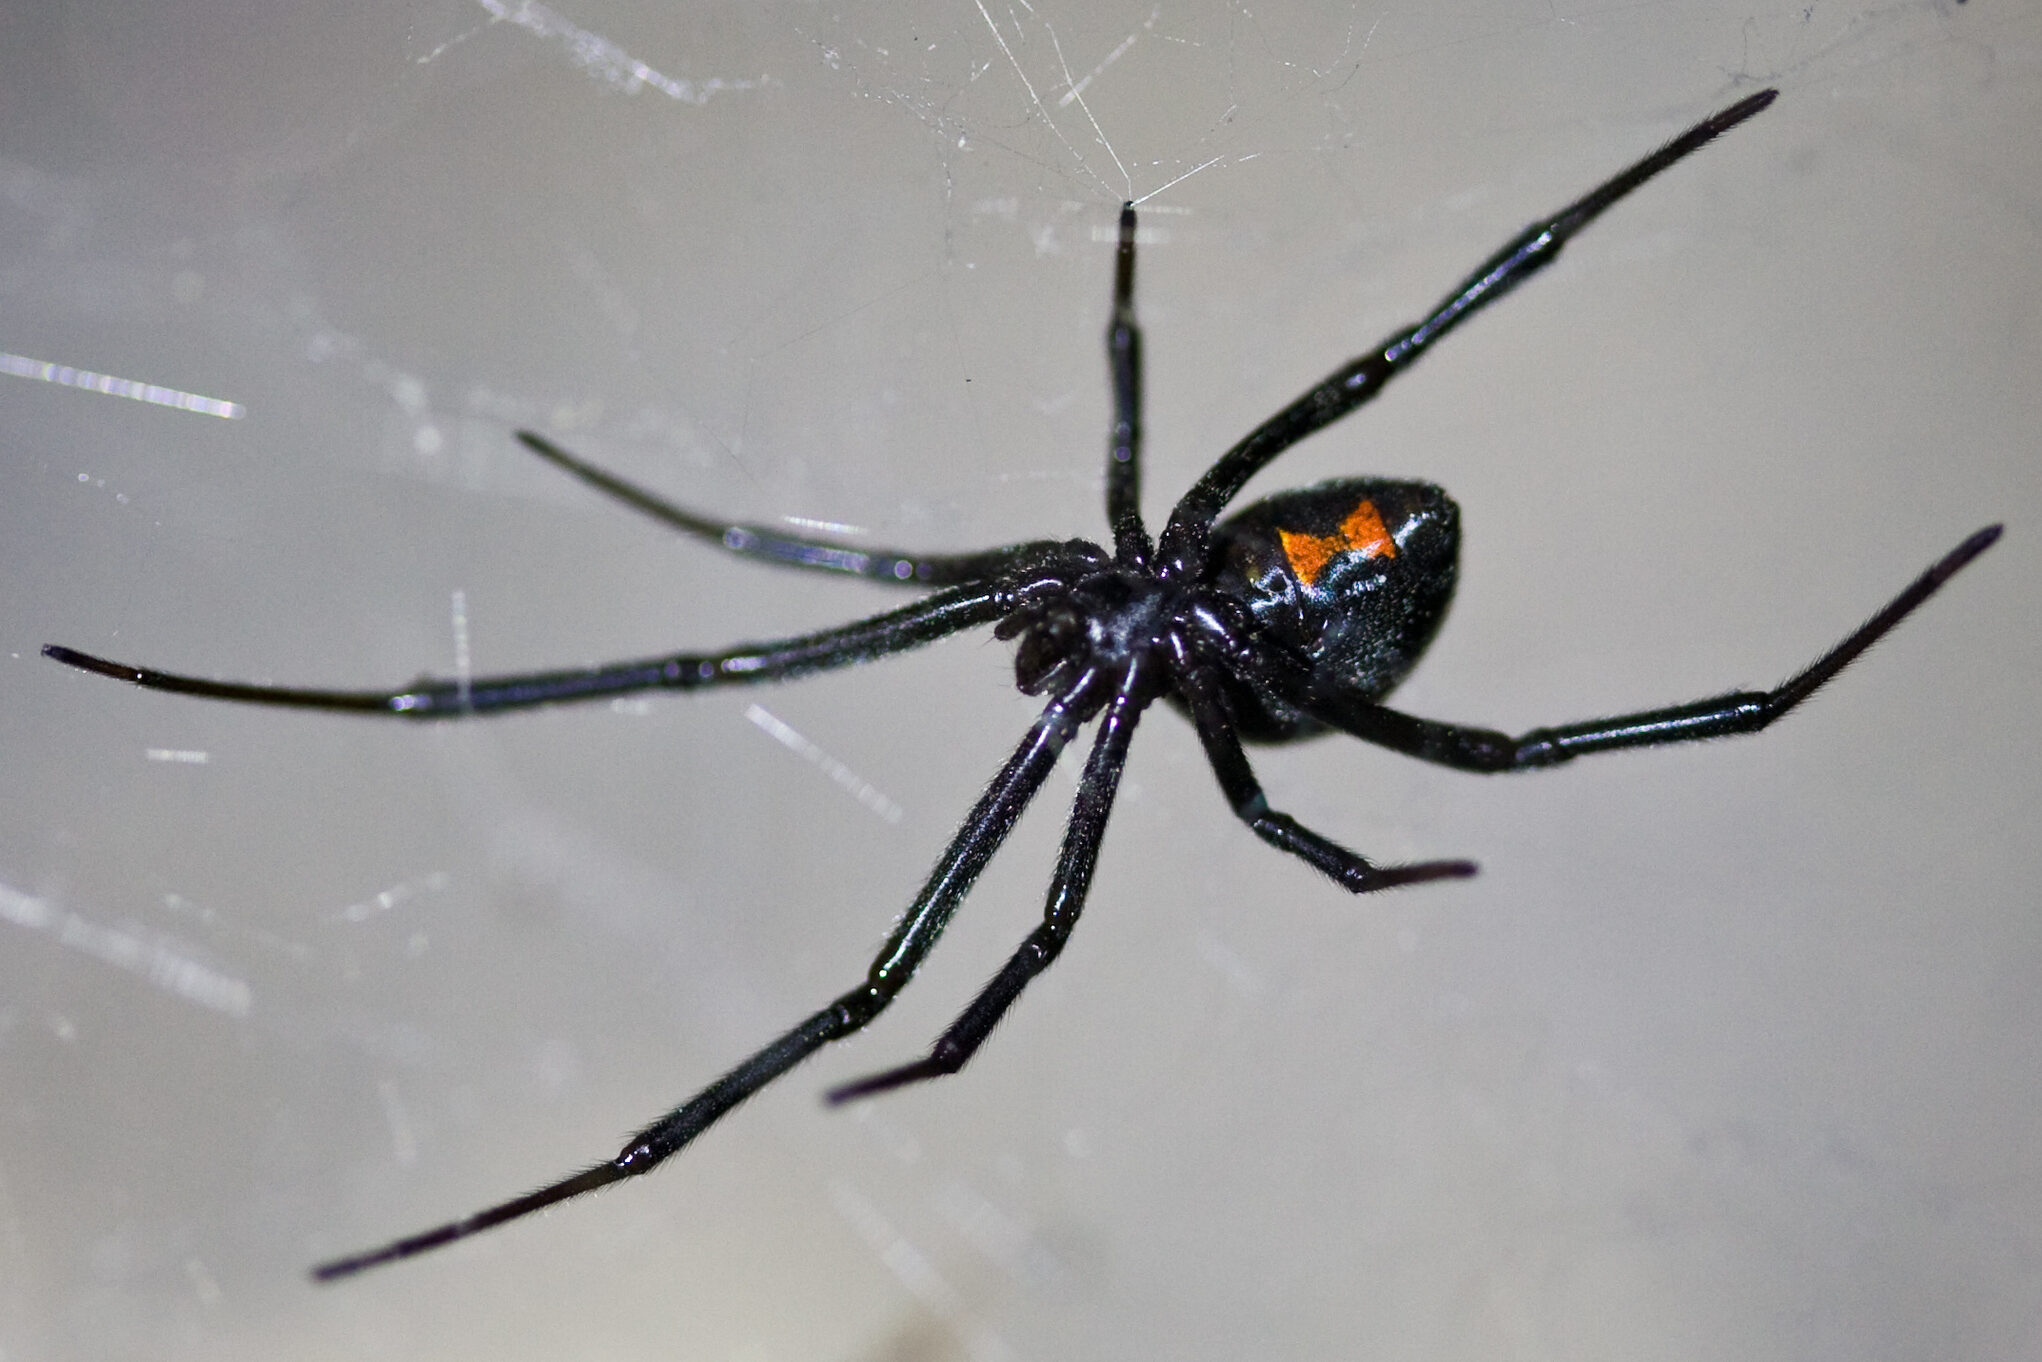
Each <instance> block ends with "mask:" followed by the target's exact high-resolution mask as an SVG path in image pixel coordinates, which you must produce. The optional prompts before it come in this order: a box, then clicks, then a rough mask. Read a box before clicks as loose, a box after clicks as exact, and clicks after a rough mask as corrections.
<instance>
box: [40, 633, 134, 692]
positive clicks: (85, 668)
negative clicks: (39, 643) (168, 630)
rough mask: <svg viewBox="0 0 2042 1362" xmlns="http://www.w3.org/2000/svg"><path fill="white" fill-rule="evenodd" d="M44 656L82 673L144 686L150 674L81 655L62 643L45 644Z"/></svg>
mask: <svg viewBox="0 0 2042 1362" xmlns="http://www.w3.org/2000/svg"><path fill="white" fill-rule="evenodd" d="M43 656H44V657H47V658H49V659H50V660H51V661H52V662H61V663H63V664H64V665H65V666H67V667H76V668H77V669H78V670H79V671H81V672H92V673H94V674H95V675H98V676H110V677H112V678H113V679H114V680H116V681H132V682H134V683H135V684H136V685H138V686H139V685H142V684H144V683H145V682H146V681H147V679H148V676H149V674H148V673H147V672H145V671H143V670H142V669H141V668H140V667H130V666H128V665H127V664H126V663H125V662H110V661H108V660H107V659H106V658H103V657H94V656H93V655H92V654H91V653H81V652H79V651H78V650H77V649H76V648H66V647H64V646H63V645H62V644H60V643H45V644H44V645H43Z"/></svg>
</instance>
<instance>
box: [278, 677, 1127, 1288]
mask: <svg viewBox="0 0 2042 1362" xmlns="http://www.w3.org/2000/svg"><path fill="white" fill-rule="evenodd" d="M1101 688H1102V683H1101V681H1100V678H1099V675H1098V673H1096V672H1086V673H1085V674H1083V675H1082V676H1080V677H1079V678H1078V679H1077V680H1076V681H1075V682H1073V683H1072V685H1071V686H1070V687H1069V688H1068V689H1066V690H1065V691H1064V692H1063V693H1062V694H1061V695H1059V696H1058V697H1057V698H1056V699H1055V700H1052V701H1051V702H1050V704H1049V705H1048V707H1047V708H1045V709H1044V710H1043V712H1042V715H1041V717H1040V718H1038V719H1037V720H1036V721H1035V724H1034V725H1033V727H1031V728H1030V729H1029V730H1028V736H1027V737H1025V738H1024V739H1022V741H1021V745H1020V746H1019V747H1018V748H1016V749H1015V751H1014V754H1013V755H1012V756H1011V757H1009V758H1008V759H1007V764H1006V765H1005V766H1003V767H1001V768H1000V773H999V774H998V775H997V776H994V777H993V782H992V784H991V785H990V786H988V787H987V789H986V792H985V793H984V794H983V795H981V796H979V801H978V803H977V804H976V805H974V806H973V808H972V811H971V813H970V815H969V816H967V817H966V818H965V820H964V825H963V826H962V827H961V828H959V829H958V832H957V835H956V837H954V838H952V839H951V842H950V845H949V846H948V847H947V848H945V850H944V852H943V855H942V858H941V859H940V860H938V861H937V862H936V868H935V869H934V870H933V871H931V872H930V874H929V878H928V881H927V882H926V883H924V884H923V886H922V892H921V893H920V894H918V895H916V896H915V901H914V902H913V903H912V904H911V905H909V907H908V910H907V912H906V913H905V914H904V915H903V916H902V918H901V920H900V923H899V925H897V926H896V927H895V928H894V929H893V932H892V933H891V934H890V935H889V936H888V937H887V939H886V944H885V945H884V946H882V947H880V949H879V954H878V956H877V957H876V958H874V960H873V961H872V965H871V968H870V969H868V970H867V971H866V974H865V981H864V982H863V983H861V984H859V985H858V986H857V987H856V988H854V989H852V990H851V991H850V992H848V993H845V994H843V995H842V996H841V997H839V998H837V999H836V1000H835V1001H834V1002H832V1003H830V1004H829V1005H828V1006H827V1007H824V1008H823V1009H821V1010H820V1011H818V1012H816V1013H814V1014H813V1015H811V1016H810V1017H808V1018H807V1020H805V1021H803V1022H802V1023H801V1024H800V1025H798V1026H796V1027H794V1028H793V1029H792V1030H790V1031H788V1032H787V1033H786V1034H785V1035H782V1036H781V1037H779V1038H778V1039H777V1040H775V1041H773V1042H772V1043H771V1044H769V1045H767V1046H766V1047H764V1048H763V1049H761V1050H759V1051H758V1052H757V1053H756V1054H754V1055H752V1056H751V1057H750V1058H749V1059H746V1060H745V1061H744V1062H743V1063H741V1064H739V1065H738V1066H737V1067H736V1068H734V1069H732V1070H731V1071H730V1072H729V1073H726V1074H725V1075H723V1077H721V1078H719V1079H717V1080H716V1081H715V1082H714V1083H711V1084H710V1085H709V1086H708V1087H706V1088H704V1089H702V1091H700V1092H699V1093H696V1094H695V1095H694V1096H693V1097H691V1098H689V1099H688V1100H687V1101H686V1102H684V1103H682V1104H681V1105H680V1106H678V1107H676V1108H674V1109H673V1110H672V1111H671V1112H668V1113H667V1114H666V1115H665V1116H663V1117H661V1118H660V1119H659V1120H657V1121H655V1122H653V1123H652V1124H651V1125H649V1126H647V1127H646V1128H645V1129H643V1130H641V1131H639V1132H638V1133H637V1134H636V1135H634V1136H632V1137H631V1139H630V1141H629V1142H628V1143H627V1144H626V1145H625V1146H624V1148H623V1149H622V1150H621V1151H619V1153H618V1154H617V1156H616V1157H615V1158H613V1159H611V1160H610V1161H609V1162H607V1163H599V1164H597V1165H596V1166H595V1167H593V1168H586V1169H583V1170H582V1171H581V1172H579V1173H576V1174H574V1175H573V1176H571V1177H566V1178H562V1179H561V1180H560V1181H558V1182H556V1183H553V1184H551V1185H550V1186H547V1187H541V1188H540V1189H538V1190H537V1191H535V1192H528V1193H526V1194H525V1195H524V1196H521V1197H516V1198H514V1199H512V1200H510V1201H506V1202H503V1203H502V1204H500V1205H496V1206H492V1207H490V1208H488V1209H487V1210H483V1211H478V1212H477V1213H475V1214H474V1215H470V1216H466V1217H464V1218H462V1219H460V1220H455V1221H451V1222H449V1223H448V1224H445V1225H441V1226H439V1227H437V1228H435V1229H430V1230H427V1231H425V1232H424V1233H422V1234H414V1235H409V1236H407V1237H405V1238H403V1239H399V1240H396V1241H395V1242H393V1243H390V1244H386V1245H384V1246H383V1247H381V1248H377V1249H371V1250H369V1251H368V1252H366V1253H356V1254H350V1255H349V1256H347V1257H345V1258H336V1259H334V1260H333V1261H331V1262H328V1263H322V1264H320V1265H319V1266H318V1267H315V1268H313V1269H312V1275H313V1277H314V1278H316V1279H317V1280H319V1281H322V1282H329V1281H334V1280H336V1279H338V1278H341V1277H348V1276H352V1275H353V1274H355V1273H357V1272H360V1271H362V1270H363V1269H365V1268H371V1267H375V1266H377V1265H379V1264H382V1263H391V1262H396V1261H397V1260H399V1259H401V1258H409V1257H412V1256H413V1255H415V1254H419V1253H424V1252H426V1251H427V1250H430V1249H436V1248H439V1247H441V1246H442V1245H445V1244H451V1243H453V1242H454V1241H456V1240H458V1239H466V1238H468V1237H469V1236H471V1235H475V1234H480V1233H481V1232H482V1231H484V1230H487V1229H493V1228H494V1227H496V1226H498V1225H501V1224H504V1223H505V1222H507V1221H511V1220H517V1219H519V1218H521V1217H523V1216H527V1215H530V1214H531V1213H532V1212H534V1211H538V1210H543V1209H545V1208H546V1207H548V1206H553V1205H557V1204H559V1203H560V1202H563V1201H566V1200H568V1199H570V1198H572V1197H577V1196H580V1195H581V1194H582V1193H584V1192H592V1191H595V1190H596V1189H597V1188H599V1187H607V1186H609V1185H610V1184H611V1183H615V1182H622V1181H623V1180H624V1179H625V1178H629V1177H636V1176H637V1175H639V1174H641V1173H649V1172H651V1171H652V1170H653V1169H654V1168H656V1167H658V1166H659V1165H660V1164H661V1163H664V1162H665V1161H666V1160H667V1159H669V1158H671V1157H673V1156H674V1155H675V1154H677V1153H679V1152H680V1151H681V1150H682V1149H684V1148H686V1147H687V1146H688V1144H689V1143H691V1142H692V1141H693V1140H694V1139H695V1137H696V1136H698V1135H700V1134H701V1133H702V1132H703V1131H705V1130H707V1129H708V1128H709V1127H710V1126H712V1125H714V1124H716V1122H717V1121H718V1120H720V1119H722V1117H723V1116H724V1115H725V1114H727V1113H728V1112H729V1111H730V1110H731V1108H733V1107H735V1106H737V1104H738V1103H740V1102H742V1101H744V1100H745V1098H747V1097H750V1096H751V1095H752V1094H753V1093H755V1092H757V1091H758V1090H759V1089H760V1088H763V1087H765V1086H766V1085H767V1084H768V1083H771V1082H772V1081H773V1080H774V1079H776V1078H778V1077H780V1075H782V1074H784V1073H786V1072H787V1071H788V1070H789V1069H791V1068H793V1067H794V1066H795V1065H796V1064H799V1063H800V1062H801V1061H802V1060H804V1059H806V1058H808V1057H809V1056H810V1055H812V1054H814V1053H815V1052H816V1051H817V1050H819V1049H821V1048H822V1047H823V1046H825V1045H827V1044H829V1043H830V1042H831V1041H833V1040H841V1039H842V1038H843V1037H845V1036H848V1035H850V1034H851V1033H852V1032H854V1031H857V1030H859V1029H860V1028H862V1027H863V1026H865V1025H866V1024H867V1023H869V1022H870V1021H871V1020H872V1019H873V1018H874V1017H876V1016H878V1015H879V1014H880V1013H881V1012H883V1011H885V1010H886V1006H887V1004H889V1003H891V1002H892V1001H893V999H894V997H895V995H896V994H898V993H899V992H900V991H901V989H902V988H904V987H905V986H906V985H907V982H908V980H909V979H912V978H913V977H914V974H915V971H916V970H917V969H918V968H920V966H921V963H922V960H923V958H924V957H926V956H927V955H928V953H929V950H930V948H931V947H933V946H934V945H935V944H936V941H937V939H938V938H939V937H940V936H942V934H943V928H944V927H945V926H946V925H948V924H949V921H950V915H951V914H952V913H953V912H955V911H956V909H957V905H958V904H959V903H960V902H961V901H962V900H963V898H964V896H965V895H966V894H967V893H969V892H970V891H971V886H972V883H973V881H975V880H976V879H977V878H978V876H979V872H980V871H982V870H984V869H985V867H986V862H988V861H990V860H991V859H992V856H993V853H994V852H995V851H998V850H999V848H1000V844H1001V843H1002V842H1004V841H1006V840H1007V834H1008V833H1009V832H1011V831H1012V830H1013V827H1014V823H1015V821H1016V820H1017V819H1019V818H1020V817H1021V812H1022V810H1023V809H1025V808H1027V807H1028V802H1029V800H1031V799H1033V798H1034V797H1035V793H1036V791H1037V790H1039V789H1041V788H1042V782H1043V780H1044V778H1045V777H1047V776H1048V775H1049V772H1050V770H1051V768H1052V767H1054V766H1055V765H1056V759H1057V756H1058V754H1059V753H1060V752H1062V751H1063V748H1064V744H1065V743H1067V742H1069V741H1070V739H1071V737H1072V735H1073V734H1075V733H1076V732H1077V730H1078V727H1079V725H1080V724H1081V723H1083V722H1084V716H1085V714H1086V713H1087V712H1088V710H1090V709H1091V708H1093V707H1095V706H1096V704H1097V696H1098V692H1099V690H1100V689H1101Z"/></svg>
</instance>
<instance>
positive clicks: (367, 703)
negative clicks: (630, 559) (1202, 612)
mask: <svg viewBox="0 0 2042 1362" xmlns="http://www.w3.org/2000/svg"><path fill="white" fill-rule="evenodd" d="M1013 601H1014V591H1013V590H1012V589H1010V588H1009V587H1007V586H1005V585H988V584H974V585H970V586H959V587H950V588H947V589H945V590H942V591H937V592H935V593H933V594H931V595H929V596H926V597H924V598H923V599H921V600H919V601H916V602H915V603H914V604H912V605H907V606H903V607H901V608H900V609H898V610H889V611H888V612H886V613H885V614H883V615H874V616H873V617H871V618H870V619H864V620H859V621H856V622H855V623H852V624H846V625H840V626H838V627H837V628H834V629H824V630H820V631H818V632H816V633H813V634H801V635H797V636H796V637H793V638H785V639H778V640H775V641H772V642H768V643H746V644H740V645H739V646H738V647H736V648H732V649H728V650H726V651H724V652H720V653H673V654H669V655H667V656H665V657H651V658H645V659H643V660H641V661H635V662H613V663H610V664H608V665H606V666H600V667H578V668H568V669H563V670H559V671H546V672H527V673H521V674H518V675H513V676H487V677H475V678H473V679H472V680H466V681H459V680H455V681H447V680H436V679H433V678H429V677H428V678H425V679H422V680H420V681H418V682H415V683H414V684H412V685H410V686H407V687H406V688H404V689H403V690H397V691H362V690H310V689H300V688H297V687H290V686H267V685H254V684H249V683H246V682H238V681H208V680H206V679H204V678H202V677H196V676H185V675H181V674H179V673H176V672H164V671H156V670H153V669H151V668H147V667H135V666H130V665H129V664H127V663H125V662H110V661H108V660H107V659H105V658H103V657H94V656H93V655H92V654H90V653H81V652H79V651H77V650H76V649H73V648H65V647H61V646H59V645H57V644H49V645H47V646H45V647H44V648H43V656H44V657H47V658H52V659H54V660H56V661H58V662H62V663H64V664H65V665H66V666H70V667H76V668H78V669H79V670H81V671H88V672H96V673H98V674H99V675H101V676H110V677H113V678H114V679H115V680H117V681H129V682H132V683H134V684H135V685H137V686H141V687H143V688H144V689H146V690H164V691H174V692H176V693H178V694H180V695H196V696H200V697H202V698H204V699H208V700H232V701H236V702H239V703H242V704H255V705H282V706H287V707H290V708H294V709H321V710H337V711H341V712H345V713H355V714H390V715H395V716H398V717H400V718H406V719H457V718H465V717H467V716H469V715H471V714H488V713H498V712H501V711H504V710H512V709H530V708H532V707H534V706H537V705H551V704H562V703H570V702H573V701H579V700H599V699H607V698H609V697H611V696H617V695H626V694H629V693H631V692H633V691H641V690H696V689H699V688H701V687H704V686H722V685H732V684H739V683H749V682H754V681H777V680H781V679H783V678H786V677H790V676H800V675H802V674H804V673H807V672H812V671H820V670H822V669H824V668H827V667H842V666H847V665H849V664H852V663H857V662H869V661H871V660H872V659H873V658H877V657H883V656H885V655H886V654H888V653H897V652H902V651H904V650H906V649H909V648H915V647H919V646H920V645H922V644H924V643H929V642H932V641H934V640H935V639H939V638H942V637H944V636H945V635H946V634H954V633H956V632H957V631H958V630H960V629H969V628H971V627H972V626H973V625H977V624H985V623H989V622H991V621H993V620H996V619H998V618H1000V617H1001V616H1002V615H1004V614H1006V613H1007V612H1008V611H1009V610H1011V609H1012V608H1013Z"/></svg>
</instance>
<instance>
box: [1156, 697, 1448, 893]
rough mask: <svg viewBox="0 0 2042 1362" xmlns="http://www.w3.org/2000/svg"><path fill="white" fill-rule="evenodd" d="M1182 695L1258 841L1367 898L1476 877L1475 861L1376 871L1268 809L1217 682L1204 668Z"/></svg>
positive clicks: (1223, 787) (1231, 799) (1230, 799)
mask: <svg viewBox="0 0 2042 1362" xmlns="http://www.w3.org/2000/svg"><path fill="white" fill-rule="evenodd" d="M1181 692H1182V694H1183V695H1184V697H1185V700H1186V702H1187V703H1188V704H1189V705H1190V707H1191V718H1192V722H1193V723H1195V724H1196V725H1197V726H1198V740H1199V741H1200V742H1201V743H1203V744H1204V746H1205V757H1206V760H1207V761H1209V762H1210V763H1211V764H1212V773H1213V775H1215V776H1216V777H1218V778H1219V783H1220V791H1221V793H1223V794H1224V795H1226V797H1227V803H1228V805H1229V806H1230V807H1232V809H1233V811H1234V814H1235V816H1236V817H1238V818H1239V819H1240V820H1241V821H1242V822H1243V823H1246V824H1247V825H1248V827H1249V830H1250V831H1252V832H1253V833H1254V834H1255V835H1256V836H1257V837H1260V838H1261V839H1262V840H1263V841H1265V842H1267V843H1269V845H1271V846H1273V847H1275V848H1276V849H1277V850H1278V851H1287V852H1289V853H1290V854H1291V855H1293V856H1296V857H1297V858H1299V859H1300V860H1302V861H1304V862H1305V863H1306V864H1307V865H1309V866H1311V867H1312V868H1313V869H1314V870H1317V871H1318V872H1319V873H1321V874H1322V875H1325V876H1327V877H1328V878H1330V879H1331V880H1332V881H1333V882H1334V883H1335V884H1338V885H1339V886H1340V887H1341V888H1343V889H1345V890H1347V891H1348V892H1350V893H1355V894H1366V893H1370V892H1372V891H1374V890H1377V889H1390V888H1393V887H1395V886H1397V885H1400V884H1421V883H1423V882H1424V881H1426V880H1443V879H1458V878H1463V877H1465V876H1468V875H1472V874H1474V873H1475V863H1474V862H1473V861H1421V862H1419V863H1418V864H1416V865H1388V866H1378V865H1371V864H1369V862H1368V861H1366V860H1364V859H1363V858H1362V857H1360V856H1358V855H1356V854H1355V853H1354V852H1352V851H1349V850H1348V849H1347V848H1346V847H1343V846H1341V845H1340V844H1339V843H1337V842H1334V841H1331V840H1329V839H1328V838H1325V837H1322V836H1320V835H1319V834H1318V833H1316V832H1313V831H1312V830H1311V829H1310V828H1308V827H1306V826H1304V825H1303V824H1302V823H1300V822H1298V821H1297V820H1296V819H1295V818H1292V817H1291V816H1290V815H1289V814H1287V813H1280V812H1278V811H1277V810H1275V809H1272V808H1270V807H1269V800H1268V798H1267V797H1266V796H1265V795H1264V794H1263V793H1262V784H1261V782H1260V781H1258V780H1256V779H1255V771H1254V768H1253V767H1252V766H1250V765H1249V763H1248V754H1247V753H1246V752H1245V751H1243V750H1242V747H1241V739H1240V735H1239V734H1238V733H1236V732H1235V731H1234V721H1233V720H1232V718H1230V717H1229V716H1228V714H1227V709H1226V702H1225V700H1224V699H1223V698H1222V697H1221V692H1220V688H1219V685H1218V682H1217V681H1216V679H1215V678H1214V677H1213V675H1212V673H1211V672H1210V671H1207V670H1205V669H1203V668H1200V669H1196V670H1193V671H1189V672H1187V673H1186V674H1185V676H1184V680H1183V683H1182V685H1181Z"/></svg>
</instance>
